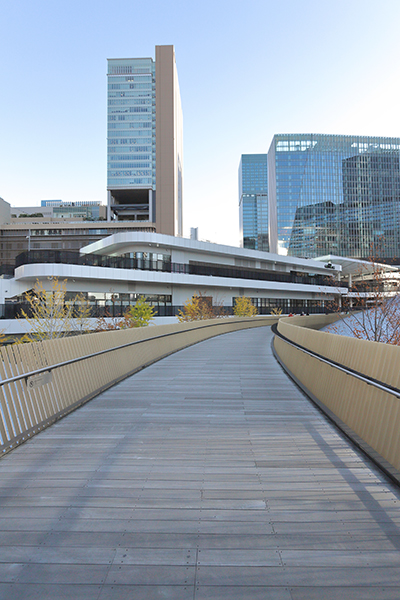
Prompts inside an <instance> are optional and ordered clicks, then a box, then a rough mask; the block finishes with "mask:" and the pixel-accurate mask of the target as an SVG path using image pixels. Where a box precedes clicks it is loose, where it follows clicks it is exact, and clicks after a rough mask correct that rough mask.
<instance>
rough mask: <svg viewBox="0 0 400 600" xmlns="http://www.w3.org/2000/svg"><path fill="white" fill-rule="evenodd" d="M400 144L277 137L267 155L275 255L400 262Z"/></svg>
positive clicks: (385, 140) (393, 141)
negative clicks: (373, 257) (374, 258)
mask: <svg viewBox="0 0 400 600" xmlns="http://www.w3.org/2000/svg"><path fill="white" fill-rule="evenodd" d="M399 158H400V139H399V138H384V137H362V136H340V135H316V134H284V135H275V136H274V138H273V140H272V144H271V147H270V149H269V152H268V197H269V242H270V248H271V251H273V252H279V253H282V254H289V255H292V256H303V257H309V258H313V257H317V256H321V255H325V254H334V255H339V256H349V257H352V258H357V259H368V258H370V257H371V256H372V255H373V256H375V257H376V258H377V259H379V260H384V261H390V262H394V263H399V262H400V162H399Z"/></svg>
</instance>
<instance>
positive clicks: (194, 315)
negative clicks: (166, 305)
mask: <svg viewBox="0 0 400 600" xmlns="http://www.w3.org/2000/svg"><path fill="white" fill-rule="evenodd" d="M225 316H226V315H225V312H224V308H223V305H222V301H221V302H217V303H216V304H215V305H213V299H212V297H211V296H205V295H204V294H203V293H202V292H199V295H198V296H192V297H191V298H188V299H187V300H186V302H185V303H184V305H183V310H180V311H179V312H178V321H180V322H181V323H185V322H187V321H203V320H205V319H216V318H218V317H225Z"/></svg>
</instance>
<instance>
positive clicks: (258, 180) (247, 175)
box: [239, 154, 269, 252]
mask: <svg viewBox="0 0 400 600" xmlns="http://www.w3.org/2000/svg"><path fill="white" fill-rule="evenodd" d="M267 159H268V155H267V154H242V157H241V159H240V165H239V224H240V241H241V246H242V247H243V248H252V249H254V250H263V251H264V252H268V251H269V243H268V160H267Z"/></svg>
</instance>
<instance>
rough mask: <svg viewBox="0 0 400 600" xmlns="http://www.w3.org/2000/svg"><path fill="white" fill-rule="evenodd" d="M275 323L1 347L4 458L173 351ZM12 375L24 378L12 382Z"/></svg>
mask: <svg viewBox="0 0 400 600" xmlns="http://www.w3.org/2000/svg"><path fill="white" fill-rule="evenodd" d="M275 321H276V317H273V316H271V315H269V316H262V317H255V318H226V319H213V320H210V321H208V322H205V323H198V322H197V323H177V324H173V325H171V324H170V325H158V326H157V327H151V328H149V333H147V332H145V331H143V329H125V330H119V331H108V332H103V333H101V334H97V335H96V334H87V335H80V336H71V337H66V338H63V339H55V340H44V341H43V342H41V343H31V344H21V345H12V346H3V347H0V378H1V379H0V453H1V454H4V453H5V452H9V451H10V450H12V449H13V448H15V447H16V446H17V445H18V444H20V443H22V442H24V441H26V440H27V439H29V438H31V437H32V436H33V435H35V434H36V433H38V432H39V431H41V430H42V429H44V428H45V427H47V426H49V425H51V424H52V423H54V422H55V421H57V420H58V419H60V418H61V417H63V416H64V415H66V414H68V413H69V412H71V411H72V410H74V409H75V408H78V407H79V406H81V405H82V404H84V403H85V402H87V401H88V400H91V399H92V398H93V397H95V396H96V395H98V394H99V393H100V392H102V391H104V390H106V389H108V388H109V387H111V386H112V385H114V384H116V383H118V382H119V381H121V380H122V379H124V378H125V377H128V376H129V375H132V374H134V373H136V372H137V371H139V370H141V369H143V368H144V367H145V366H148V365H150V364H152V363H154V362H155V361H157V360H160V359H161V358H163V357H165V356H168V355H169V354H172V353H173V352H177V351H178V350H182V349H183V348H186V347H188V346H190V345H192V344H195V343H197V342H200V341H203V340H206V339H208V338H211V337H214V336H217V335H220V334H221V333H228V332H233V331H238V330H240V329H244V328H248V327H261V326H266V325H271V324H272V323H273V322H275ZM150 330H151V331H150ZM122 341H123V342H124V343H121V342H122ZM140 344H142V347H141V348H140V349H137V348H138V346H139V345H140ZM36 365H38V368H33V367H34V366H36ZM39 365H40V366H39ZM42 365H43V366H42ZM12 373H18V374H17V375H13V376H12V377H10V376H9V375H10V374H12Z"/></svg>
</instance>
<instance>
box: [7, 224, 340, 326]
mask: <svg viewBox="0 0 400 600" xmlns="http://www.w3.org/2000/svg"><path fill="white" fill-rule="evenodd" d="M15 266H16V268H15V273H14V276H13V278H11V279H4V280H2V279H0V317H2V318H3V319H4V318H5V319H11V318H13V316H14V317H15V316H16V315H17V314H18V313H19V312H20V310H21V305H22V304H23V303H24V294H25V293H26V292H27V291H28V290H31V289H32V288H33V287H34V285H35V282H36V281H39V282H41V284H42V285H43V287H44V289H51V281H52V278H53V277H57V278H58V279H60V280H62V281H63V282H65V285H66V290H67V293H68V296H67V300H68V301H72V300H73V299H74V298H75V297H76V295H77V294H78V293H79V294H82V295H83V296H84V297H85V298H87V300H88V301H89V303H90V305H91V307H93V312H92V314H93V316H94V317H96V316H103V315H107V314H108V315H110V316H117V315H121V314H124V312H125V311H126V310H127V308H128V307H129V306H130V305H131V304H135V302H136V300H137V299H138V298H139V297H143V296H145V297H146V299H147V301H148V302H150V303H151V304H152V305H153V306H154V308H155V309H156V314H157V316H159V317H164V316H165V317H167V316H168V317H171V318H175V316H176V315H177V313H178V311H179V310H180V309H182V308H183V305H184V303H185V302H186V301H187V300H188V299H190V298H191V297H193V296H198V295H199V294H200V295H201V296H203V297H206V298H207V299H208V300H209V302H210V304H212V305H214V306H218V307H220V308H222V309H223V311H224V312H227V314H230V313H231V312H232V307H233V306H234V304H235V301H236V299H237V298H239V297H241V296H246V297H249V298H251V300H252V303H253V304H254V305H255V306H256V307H257V310H258V312H259V313H260V314H270V312H271V310H273V309H277V308H280V309H282V311H283V313H286V314H287V313H290V312H296V313H300V312H304V313H306V312H309V313H312V312H324V310H325V308H326V307H327V306H328V303H329V302H331V301H333V300H334V299H335V298H337V297H338V296H340V295H341V294H344V293H345V292H346V291H347V290H346V289H345V286H342V284H341V283H339V277H340V272H341V267H340V266H336V265H330V266H329V268H328V267H327V264H326V262H319V261H312V260H305V259H299V258H296V257H293V258H292V257H286V256H278V255H274V254H268V253H266V252H259V251H256V250H249V249H246V248H236V247H232V246H225V245H221V244H212V243H210V242H200V241H198V240H191V239H185V238H180V237H174V236H167V235H161V234H157V233H149V232H120V233H115V234H113V235H110V236H109V237H107V238H103V239H101V240H98V241H97V242H94V243H92V244H90V245H88V246H86V247H84V248H81V250H80V252H68V251H65V252H62V251H59V250H31V251H30V252H28V253H25V254H22V255H20V256H19V257H18V259H17V262H16V265H15Z"/></svg>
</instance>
